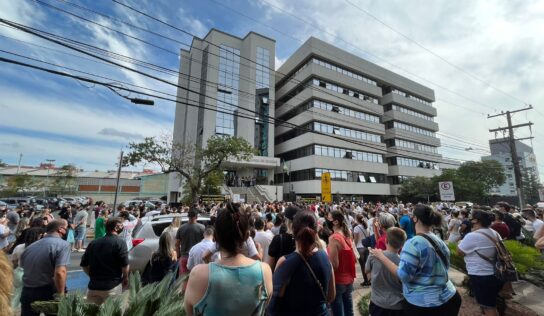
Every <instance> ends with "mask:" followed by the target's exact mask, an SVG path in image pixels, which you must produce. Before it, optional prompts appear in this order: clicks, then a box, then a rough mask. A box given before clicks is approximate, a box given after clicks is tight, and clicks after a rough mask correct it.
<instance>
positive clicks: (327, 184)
mask: <svg viewBox="0 0 544 316" xmlns="http://www.w3.org/2000/svg"><path fill="white" fill-rule="evenodd" d="M321 201H323V202H332V195H331V174H330V172H325V173H323V174H321Z"/></svg>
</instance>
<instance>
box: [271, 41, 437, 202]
mask: <svg viewBox="0 0 544 316" xmlns="http://www.w3.org/2000/svg"><path fill="white" fill-rule="evenodd" d="M275 79H276V102H275V116H276V118H277V119H280V120H283V121H286V122H287V124H281V125H278V126H276V128H275V135H274V136H275V154H276V156H277V157H279V158H280V159H281V163H282V165H283V166H284V168H280V169H278V171H279V172H278V173H277V174H276V182H277V183H284V192H285V193H286V196H287V194H290V197H292V196H293V195H296V196H297V197H301V198H310V199H312V198H319V197H320V193H321V181H320V179H321V175H322V174H323V173H324V172H330V173H331V178H332V192H331V193H332V194H333V196H341V197H342V198H344V199H356V200H361V199H364V200H368V199H380V198H381V197H384V196H390V195H396V194H397V190H398V187H399V186H400V183H402V181H403V180H405V179H407V178H409V177H414V176H428V177H431V176H434V175H436V174H439V173H440V167H439V166H440V164H441V163H443V159H442V157H441V155H440V154H439V153H438V148H439V147H440V140H439V139H438V137H437V136H436V134H435V133H436V132H437V131H438V124H437V123H436V122H435V121H434V120H435V117H436V115H437V110H436V108H435V107H434V106H433V104H432V103H433V102H434V101H435V96H434V91H433V90H431V89H430V88H428V87H425V86H423V85H421V84H419V83H416V82H414V81H412V80H410V79H407V78H405V77H402V76H400V75H398V74H396V73H393V72H391V71H389V70H387V69H384V68H382V67H380V66H378V65H376V64H373V63H371V62H368V61H366V60H364V59H362V58H360V57H358V56H355V55H353V54H351V53H348V52H346V51H344V50H341V49H339V48H337V47H335V46H333V45H330V44H327V43H325V42H323V41H321V40H319V39H316V38H313V37H312V38H310V39H308V41H306V42H305V43H304V44H303V45H302V46H301V47H300V48H299V49H298V50H297V51H296V52H295V53H294V54H293V55H292V56H291V57H290V58H289V59H288V60H287V61H286V62H285V63H284V64H283V65H282V66H281V67H280V68H279V70H278V72H277V73H276V78H275ZM287 192H289V193H287Z"/></svg>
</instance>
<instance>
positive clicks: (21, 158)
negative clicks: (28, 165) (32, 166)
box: [17, 154, 23, 174]
mask: <svg viewBox="0 0 544 316" xmlns="http://www.w3.org/2000/svg"><path fill="white" fill-rule="evenodd" d="M21 160H23V154H19V161H18V162H17V174H19V171H20V170H21Z"/></svg>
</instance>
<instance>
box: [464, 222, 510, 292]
mask: <svg viewBox="0 0 544 316" xmlns="http://www.w3.org/2000/svg"><path fill="white" fill-rule="evenodd" d="M475 233H479V234H481V235H484V236H485V237H487V238H488V239H489V240H491V242H492V243H493V245H494V246H495V249H496V250H497V254H496V257H495V258H494V259H491V258H488V257H486V256H482V255H481V254H480V253H479V252H478V251H476V250H475V251H474V252H475V253H476V254H477V255H478V256H480V258H482V259H484V260H485V261H487V262H489V263H490V264H491V265H493V270H494V271H495V277H496V278H497V279H499V280H500V281H502V282H513V281H518V280H519V276H518V272H517V270H516V267H515V265H514V260H513V259H512V255H510V252H509V251H508V249H506V247H505V246H504V243H503V242H502V240H500V239H499V238H493V237H491V236H489V235H488V234H486V233H484V232H481V231H479V230H477V231H475Z"/></svg>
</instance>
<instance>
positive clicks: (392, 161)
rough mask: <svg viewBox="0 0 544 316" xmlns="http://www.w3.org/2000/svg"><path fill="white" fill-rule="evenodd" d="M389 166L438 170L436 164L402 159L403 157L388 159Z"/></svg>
mask: <svg viewBox="0 0 544 316" xmlns="http://www.w3.org/2000/svg"><path fill="white" fill-rule="evenodd" d="M388 160H389V164H390V165H392V166H395V165H396V166H405V167H414V168H425V169H434V170H438V169H439V167H438V164H437V163H434V162H430V161H425V160H419V159H412V158H404V157H393V158H389V159H388Z"/></svg>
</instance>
